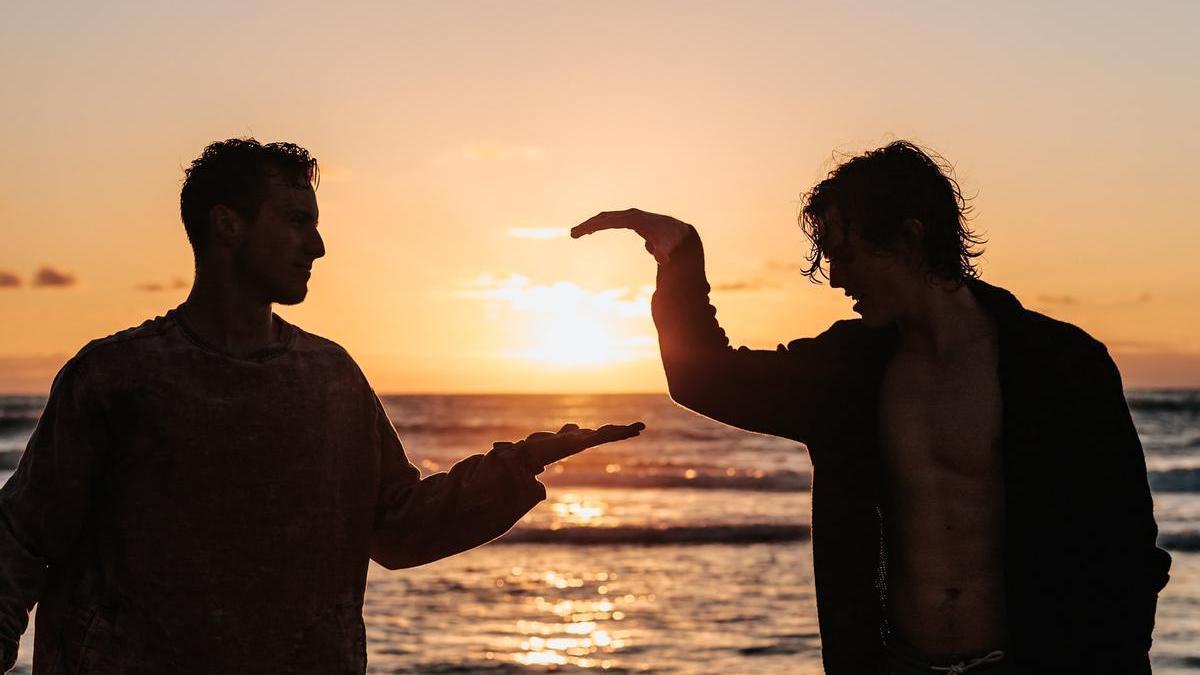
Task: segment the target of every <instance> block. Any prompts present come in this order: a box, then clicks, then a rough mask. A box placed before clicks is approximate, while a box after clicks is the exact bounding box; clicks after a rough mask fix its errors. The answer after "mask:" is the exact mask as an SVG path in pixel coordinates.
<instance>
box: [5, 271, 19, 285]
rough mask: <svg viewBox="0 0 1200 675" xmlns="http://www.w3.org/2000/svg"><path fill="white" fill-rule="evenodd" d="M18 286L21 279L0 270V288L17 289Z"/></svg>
mask: <svg viewBox="0 0 1200 675" xmlns="http://www.w3.org/2000/svg"><path fill="white" fill-rule="evenodd" d="M20 285H21V277H19V276H17V275H15V274H13V273H12V272H7V271H4V270H0V288H17V287H19V286H20Z"/></svg>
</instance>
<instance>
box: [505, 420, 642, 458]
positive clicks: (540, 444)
mask: <svg viewBox="0 0 1200 675" xmlns="http://www.w3.org/2000/svg"><path fill="white" fill-rule="evenodd" d="M645 428H646V425H645V424H642V423H641V422H634V423H633V424H605V425H604V426H602V427H600V428H599V429H581V428H579V426H578V425H576V424H566V425H564V426H563V428H561V429H559V430H558V431H557V432H550V431H536V432H534V433H532V434H529V436H527V437H526V438H525V440H522V441H517V442H516V443H509V442H505V441H500V442H497V443H494V444H492V447H493V448H501V447H508V446H516V447H517V451H518V452H521V453H522V454H523V456H524V460H525V462H526V463H527V464H528V465H529V466H533V467H544V466H547V465H549V464H553V463H555V462H557V461H558V460H560V459H565V458H567V457H570V456H571V455H574V454H577V453H580V452H583V451H584V450H587V449H588V448H590V447H592V446H596V445H600V444H602V443H611V442H613V441H623V440H625V439H627V438H633V437H634V436H637V435H638V434H640V433H641V432H642V429H645Z"/></svg>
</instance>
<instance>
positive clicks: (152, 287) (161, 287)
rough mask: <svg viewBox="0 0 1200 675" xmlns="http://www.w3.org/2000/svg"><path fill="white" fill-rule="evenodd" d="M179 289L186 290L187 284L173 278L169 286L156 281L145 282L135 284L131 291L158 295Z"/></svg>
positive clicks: (177, 278)
mask: <svg viewBox="0 0 1200 675" xmlns="http://www.w3.org/2000/svg"><path fill="white" fill-rule="evenodd" d="M181 288H187V282H185V281H184V280H183V279H180V278H179V277H175V278H173V279H171V282H170V283H169V284H164V283H160V282H157V281H147V282H145V283H141V284H136V285H135V286H134V287H133V290H135V291H142V292H143V293H160V292H162V291H173V290H178V289H181Z"/></svg>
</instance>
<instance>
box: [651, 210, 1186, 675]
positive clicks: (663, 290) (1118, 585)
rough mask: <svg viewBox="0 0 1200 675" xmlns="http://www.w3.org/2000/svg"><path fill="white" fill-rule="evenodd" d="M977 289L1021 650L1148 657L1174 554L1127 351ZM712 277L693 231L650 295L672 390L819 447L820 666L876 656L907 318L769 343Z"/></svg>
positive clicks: (1128, 669) (882, 627) (1086, 664)
mask: <svg viewBox="0 0 1200 675" xmlns="http://www.w3.org/2000/svg"><path fill="white" fill-rule="evenodd" d="M969 288H970V290H971V292H972V294H973V295H974V296H975V297H976V298H977V299H978V301H979V302H980V304H982V305H983V307H984V308H985V309H986V311H988V312H989V313H990V314H991V315H992V317H993V318H994V319H995V322H996V325H997V328H998V331H999V350H1000V362H999V379H1000V386H1001V391H1002V396H1003V409H1004V420H1003V441H1002V452H1003V454H1004V460H1003V461H1004V482H1005V498H1006V504H1007V511H1006V518H1005V522H1006V529H1005V552H1006V554H1005V558H1006V559H1005V575H1006V577H1005V578H1006V582H1007V603H1008V612H1009V630H1010V635H1011V645H1010V652H1011V654H1012V656H1013V657H1014V659H1015V661H1016V662H1017V663H1018V664H1019V665H1023V666H1025V667H1026V668H1028V669H1029V670H1030V671H1032V672H1037V673H1042V672H1046V673H1050V672H1053V673H1076V672H1079V673H1084V672H1086V673H1122V674H1127V673H1139V672H1149V663H1148V656H1147V652H1148V651H1149V648H1150V636H1151V632H1152V630H1153V627H1154V611H1155V605H1156V601H1157V594H1158V592H1159V590H1161V589H1162V588H1163V586H1164V585H1165V584H1166V581H1167V570H1168V568H1169V567H1170V557H1169V556H1168V555H1167V553H1166V552H1165V551H1162V550H1160V549H1158V548H1157V547H1156V546H1155V540H1156V538H1157V533H1158V529H1157V526H1156V524H1155V522H1154V515H1153V509H1152V505H1151V499H1150V490H1149V487H1148V484H1147V481H1146V466H1145V459H1144V457H1143V454H1142V448H1141V444H1140V442H1139V440H1138V436H1137V432H1136V430H1135V429H1134V426H1133V422H1132V420H1131V418H1130V416H1129V409H1128V407H1127V405H1126V402H1125V396H1124V392H1123V390H1122V387H1121V378H1120V375H1119V373H1118V372H1117V368H1116V366H1115V365H1114V364H1113V362H1112V359H1111V358H1110V357H1109V355H1108V352H1107V350H1106V349H1105V347H1104V345H1102V344H1101V343H1100V342H1098V341H1096V340H1095V339H1093V338H1091V337H1090V336H1088V335H1087V334H1086V333H1084V332H1083V331H1082V330H1080V329H1079V328H1076V327H1075V326H1072V325H1070V324H1067V323H1063V322H1060V321H1056V320H1054V319H1051V318H1048V317H1046V316H1043V315H1041V314H1038V313H1036V312H1032V311H1029V310H1027V309H1025V308H1023V307H1022V306H1021V304H1020V303H1019V302H1017V299H1016V298H1015V297H1013V295H1012V294H1010V293H1009V292H1007V291H1005V290H1002V289H1000V288H996V287H994V286H990V285H988V284H986V283H983V282H979V281H972V282H969ZM708 292H709V286H708V283H707V281H706V280H705V276H704V254H703V250H702V248H701V245H700V239H699V236H697V235H696V234H695V233H694V232H693V233H692V234H691V235H690V237H689V238H688V239H686V240H685V241H684V242H683V243H682V244H681V245H680V246H679V248H678V249H677V250H676V251H675V252H674V254H673V255H672V257H671V260H670V261H669V262H667V263H665V264H663V265H661V266H660V267H659V273H658V289H657V291H656V293H655V295H654V300H653V312H654V321H655V324H656V325H657V327H658V332H659V345H660V348H661V351H662V359H663V366H664V368H665V370H666V374H667V381H668V383H669V386H670V391H671V396H672V397H673V398H674V399H675V401H677V402H678V403H680V404H682V405H684V406H686V407H688V408H690V409H692V410H694V411H696V412H698V413H700V414H702V415H706V416H708V417H711V418H713V419H716V420H719V421H721V422H724V423H726V424H730V425H733V426H736V427H740V428H743V429H748V430H750V431H756V432H760V433H766V434H772V435H776V436H782V437H785V438H790V439H793V440H797V441H800V442H803V443H805V444H806V445H807V446H808V449H809V454H810V457H811V459H812V464H813V488H812V489H813V499H812V504H813V506H812V509H813V512H812V546H813V561H814V562H813V564H814V568H815V576H816V586H817V589H816V590H817V610H818V613H819V618H820V627H821V640H822V646H823V652H824V653H823V657H824V661H825V670H826V672H827V673H829V675H841V674H843V673H846V674H849V675H861V674H863V673H871V672H874V668H875V664H876V663H877V661H878V658H879V653H880V650H881V649H882V646H883V635H885V634H886V631H887V621H886V617H887V609H886V597H887V583H886V579H887V569H886V562H885V555H884V547H883V543H882V537H881V523H880V518H881V511H880V480H881V466H880V461H879V447H878V396H879V385H880V381H881V378H882V374H883V369H884V366H885V365H886V364H887V362H888V359H889V357H890V355H891V353H892V351H893V349H894V346H895V341H896V330H895V328H888V329H881V330H871V329H868V328H867V327H865V326H864V325H863V324H862V322H861V321H857V320H855V321H839V322H837V323H835V324H834V325H833V326H832V327H830V328H829V329H828V330H827V331H825V332H824V333H822V334H820V335H818V336H817V337H815V338H806V339H800V340H795V341H793V342H791V343H790V344H788V345H787V346H786V347H784V346H782V345H780V347H779V348H778V349H777V350H775V351H757V350H750V349H746V348H744V347H743V348H740V349H733V348H731V347H730V346H729V341H728V340H727V339H726V337H725V332H724V331H723V330H722V329H721V327H720V326H719V325H718V323H717V321H716V310H715V309H713V307H712V306H711V305H710V304H709V302H708Z"/></svg>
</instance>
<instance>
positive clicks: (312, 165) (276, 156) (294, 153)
mask: <svg viewBox="0 0 1200 675" xmlns="http://www.w3.org/2000/svg"><path fill="white" fill-rule="evenodd" d="M272 180H282V181H284V182H285V183H286V184H290V185H294V186H296V187H301V188H302V187H306V186H307V187H313V188H315V187H316V186H317V184H318V183H319V182H320V172H319V170H318V168H317V160H316V158H315V157H312V156H311V155H309V154H308V150H305V149H304V148H302V147H300V146H299V145H296V144H295V143H267V144H262V143H259V142H258V141H256V140H254V139H253V138H230V139H228V140H225V141H217V142H215V143H212V144H210V145H209V146H208V147H206V148H204V152H202V153H200V156H199V157H197V158H196V159H195V160H194V161H193V162H192V165H191V166H190V167H188V168H187V169H186V170H184V179H183V189H182V190H181V191H180V193H179V215H180V217H181V218H182V219H183V228H184V229H185V230H186V231H187V236H188V241H190V242H191V243H192V250H193V251H195V253H196V256H197V258H198V257H199V256H200V251H201V250H203V248H204V245H205V244H206V243H207V240H208V230H209V227H208V225H209V223H208V214H209V211H210V210H211V209H212V207H214V206H217V205H218V204H220V205H223V206H227V207H229V208H230V209H233V210H234V211H235V212H237V213H238V214H239V215H241V216H242V217H243V218H247V219H249V220H254V219H255V218H257V217H258V212H259V209H261V208H262V205H263V202H264V201H266V199H267V192H268V187H269V182H270V181H272Z"/></svg>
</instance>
